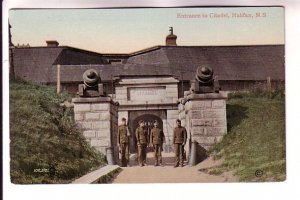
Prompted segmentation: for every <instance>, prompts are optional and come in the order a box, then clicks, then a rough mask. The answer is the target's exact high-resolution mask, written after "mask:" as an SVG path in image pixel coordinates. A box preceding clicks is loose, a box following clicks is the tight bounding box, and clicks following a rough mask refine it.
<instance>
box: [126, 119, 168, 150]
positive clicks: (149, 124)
mask: <svg viewBox="0 0 300 200" xmlns="http://www.w3.org/2000/svg"><path fill="white" fill-rule="evenodd" d="M140 120H143V121H144V122H145V129H146V130H147V133H148V138H149V137H150V131H151V129H152V128H153V121H154V120H157V121H158V123H159V128H160V129H163V122H162V119H161V118H160V117H158V116H156V115H153V114H142V115H140V116H138V117H136V118H135V119H133V120H131V124H130V127H131V132H132V134H131V140H130V147H129V149H130V153H136V152H137V141H136V137H135V130H136V129H137V127H138V126H139V124H138V123H139V121H140Z"/></svg>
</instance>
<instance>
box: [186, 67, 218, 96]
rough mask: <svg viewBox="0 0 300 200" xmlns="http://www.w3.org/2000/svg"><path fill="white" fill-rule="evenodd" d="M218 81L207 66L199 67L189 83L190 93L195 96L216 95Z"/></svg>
mask: <svg viewBox="0 0 300 200" xmlns="http://www.w3.org/2000/svg"><path fill="white" fill-rule="evenodd" d="M219 91H220V85H219V81H218V80H217V77H214V71H213V69H212V68H210V67H207V66H200V67H198V68H197V70H196V75H195V80H193V81H192V83H191V92H192V93H196V94H202V93H218V92H219Z"/></svg>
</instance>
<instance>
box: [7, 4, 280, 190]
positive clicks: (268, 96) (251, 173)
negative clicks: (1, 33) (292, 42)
mask: <svg viewBox="0 0 300 200" xmlns="http://www.w3.org/2000/svg"><path fill="white" fill-rule="evenodd" d="M284 18H285V9H284V7H280V6H269V7H255V6H254V7H176V8H108V9H97V8H94V9H11V10H10V11H9V63H10V65H9V76H10V81H9V84H10V85H9V92H10V96H9V103H10V105H9V113H10V119H9V120H10V180H11V183H13V184H78V183H79V184H90V183H99V184H103V183H110V184H117V183H119V184H124V183H228V182H282V181H285V180H286V153H285V152H286V142H285V141H286V140H285V138H286V131H285V40H284V38H285V27H284Z"/></svg>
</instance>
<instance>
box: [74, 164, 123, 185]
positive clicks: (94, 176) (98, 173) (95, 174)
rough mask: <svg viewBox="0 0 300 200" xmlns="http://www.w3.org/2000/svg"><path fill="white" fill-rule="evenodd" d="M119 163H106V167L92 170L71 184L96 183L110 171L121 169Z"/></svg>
mask: <svg viewBox="0 0 300 200" xmlns="http://www.w3.org/2000/svg"><path fill="white" fill-rule="evenodd" d="M119 168H120V166H119V165H106V166H104V167H101V168H100V169H97V170H95V171H92V172H90V173H88V174H86V175H84V176H82V177H80V178H78V179H76V180H75V181H73V182H72V183H71V184H90V183H96V182H97V181H98V180H99V179H100V178H101V177H102V176H105V175H107V174H109V173H110V172H112V171H114V170H116V169H119Z"/></svg>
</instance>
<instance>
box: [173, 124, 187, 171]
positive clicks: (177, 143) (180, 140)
mask: <svg viewBox="0 0 300 200" xmlns="http://www.w3.org/2000/svg"><path fill="white" fill-rule="evenodd" d="M176 124H177V127H176V128H174V134H173V144H174V149H175V165H174V167H178V166H179V164H180V166H181V167H183V157H184V145H185V143H186V140H187V132H186V129H185V128H184V127H182V126H181V121H180V120H179V119H177V120H176Z"/></svg>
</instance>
